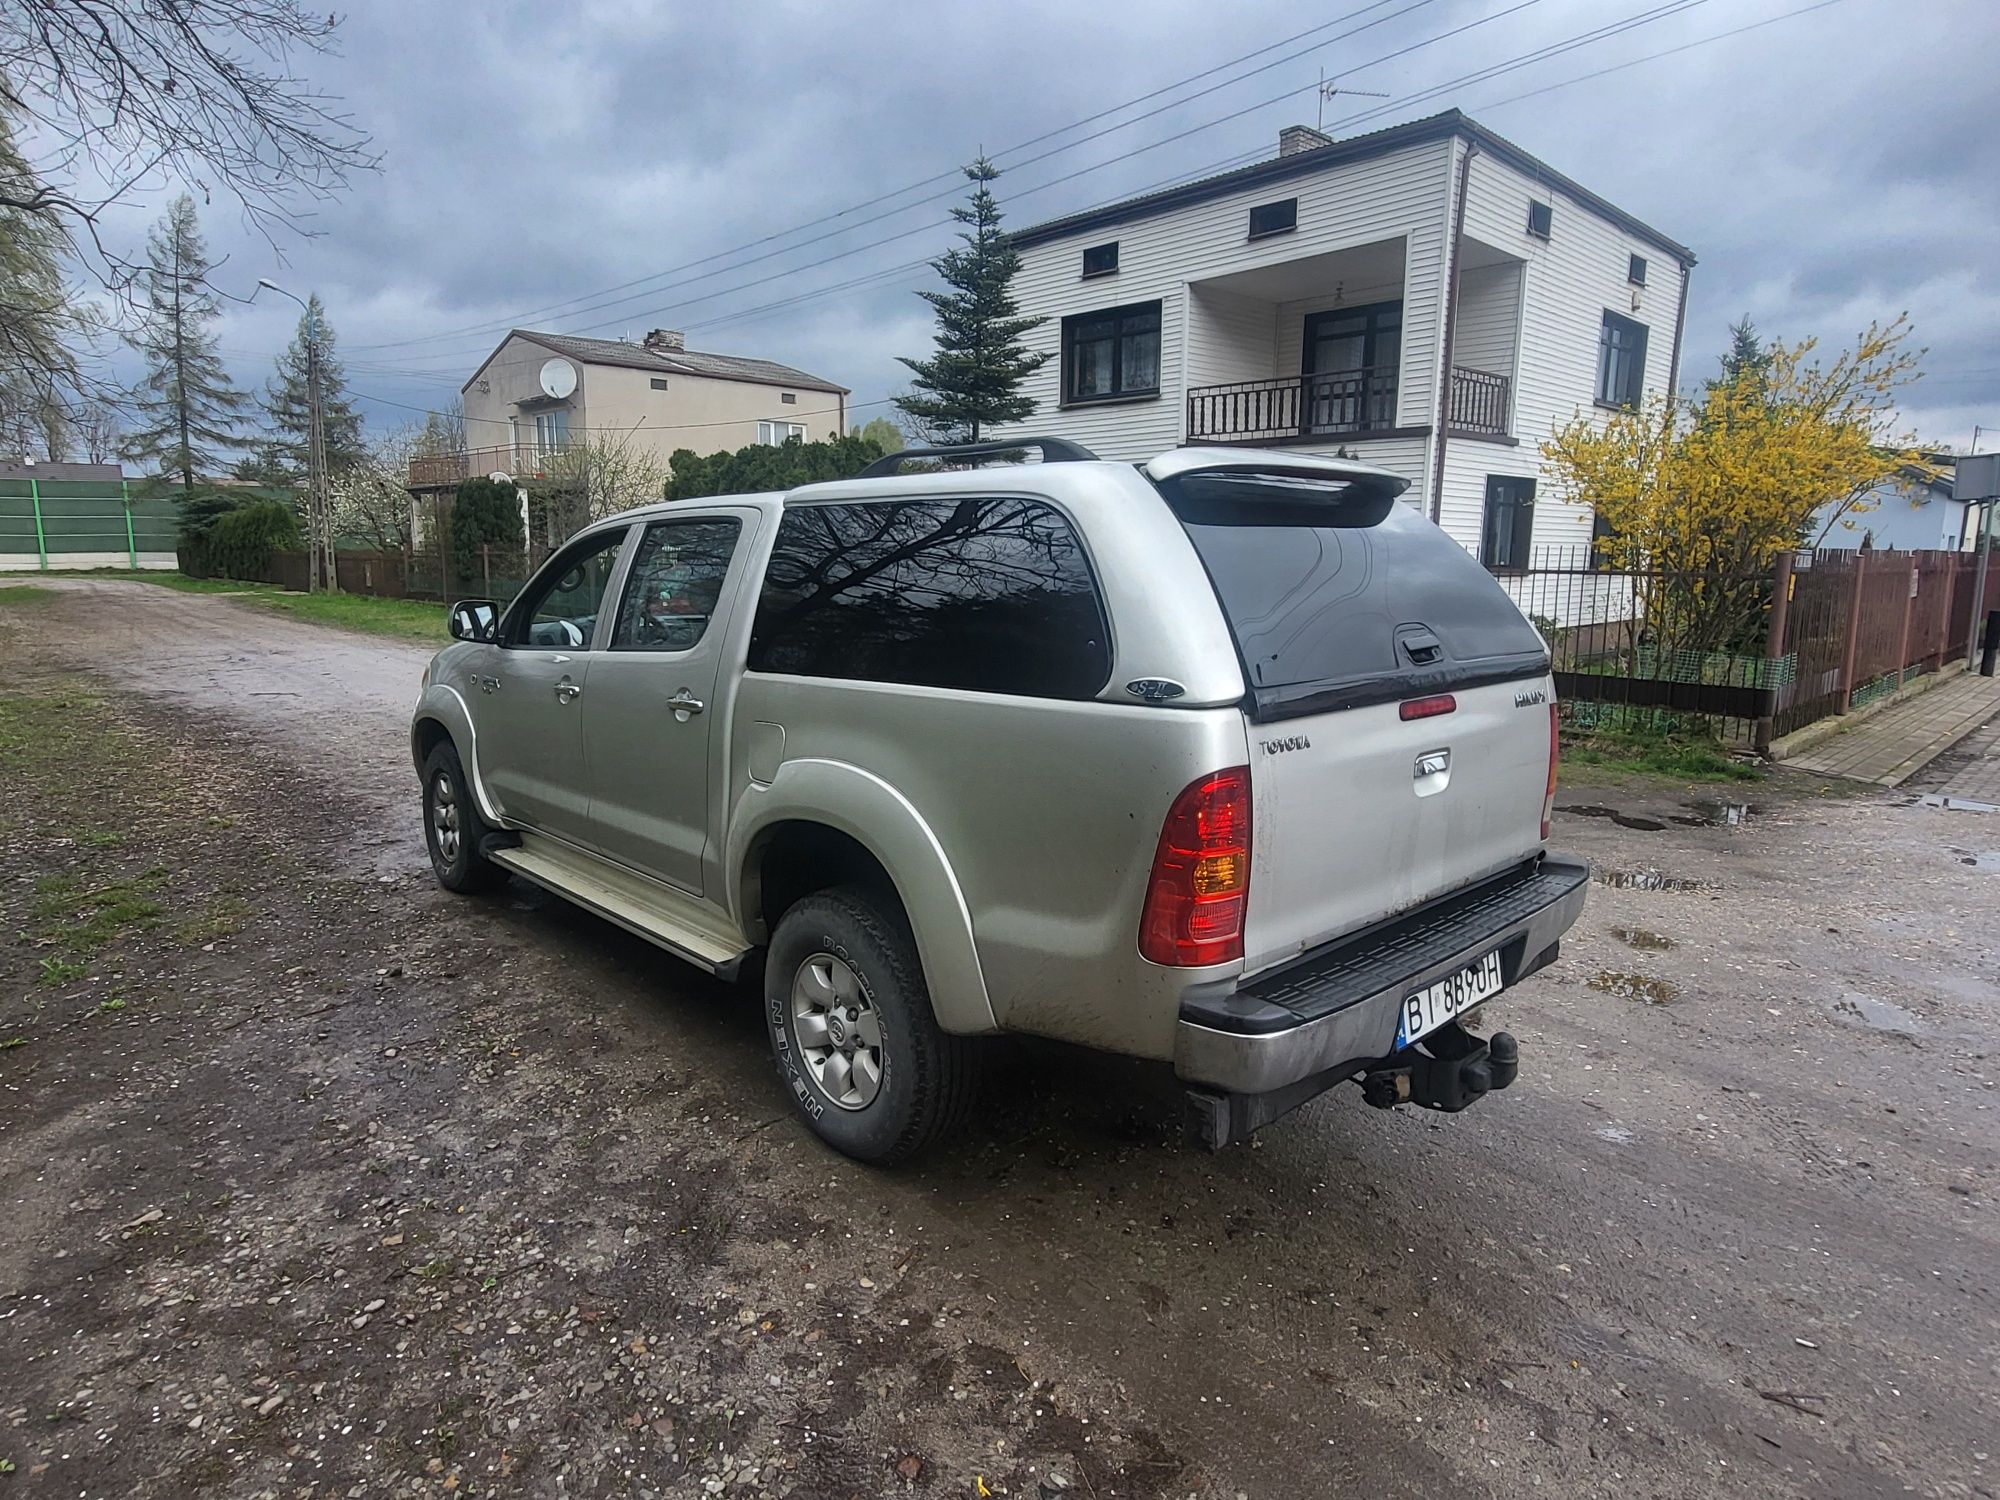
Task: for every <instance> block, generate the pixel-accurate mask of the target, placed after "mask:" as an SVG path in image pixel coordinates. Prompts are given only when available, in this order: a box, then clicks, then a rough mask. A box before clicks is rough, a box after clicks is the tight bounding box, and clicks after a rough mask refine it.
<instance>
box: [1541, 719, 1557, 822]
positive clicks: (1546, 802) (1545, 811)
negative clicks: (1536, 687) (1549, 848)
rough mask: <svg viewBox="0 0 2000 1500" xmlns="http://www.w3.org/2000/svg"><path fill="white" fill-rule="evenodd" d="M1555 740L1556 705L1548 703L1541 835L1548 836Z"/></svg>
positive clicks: (1553, 797)
mask: <svg viewBox="0 0 2000 1500" xmlns="http://www.w3.org/2000/svg"><path fill="white" fill-rule="evenodd" d="M1561 753H1562V752H1561V748H1560V746H1559V745H1558V743H1557V741H1556V706H1555V704H1553V703H1551V704H1550V705H1549V785H1548V790H1547V791H1545V792H1544V793H1543V794H1542V837H1543V838H1547V837H1548V836H1549V820H1550V819H1551V818H1553V817H1554V816H1555V815H1556V761H1557V760H1558V759H1559V758H1560V756H1561Z"/></svg>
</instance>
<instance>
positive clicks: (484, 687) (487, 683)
mask: <svg viewBox="0 0 2000 1500" xmlns="http://www.w3.org/2000/svg"><path fill="white" fill-rule="evenodd" d="M472 680H473V681H474V682H476V683H478V684H479V691H480V692H482V693H490V692H492V691H493V690H494V689H495V688H497V687H498V686H500V679H499V678H497V677H475V678H473V679H472Z"/></svg>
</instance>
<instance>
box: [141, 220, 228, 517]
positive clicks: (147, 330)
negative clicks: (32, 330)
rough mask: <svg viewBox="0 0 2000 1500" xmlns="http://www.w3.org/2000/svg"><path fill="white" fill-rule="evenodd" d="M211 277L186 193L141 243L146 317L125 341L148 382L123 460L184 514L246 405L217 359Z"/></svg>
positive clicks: (143, 385)
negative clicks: (167, 490) (173, 490)
mask: <svg viewBox="0 0 2000 1500" xmlns="http://www.w3.org/2000/svg"><path fill="white" fill-rule="evenodd" d="M212 269H213V263H212V262H211V261H210V260H209V258H208V251H207V249H206V247H205V246H204V245H203V244H202V240H201V229H200V227H199V226H198V225H197V224H196V223H195V216H194V200H193V199H192V198H190V197H188V196H187V194H185V193H183V194H182V195H181V196H180V197H178V198H176V199H175V200H174V201H173V203H172V204H171V205H170V206H169V207H168V209H167V211H166V213H165V215H163V216H162V217H161V219H160V222H159V224H158V225H157V226H155V228H154V230H153V233H152V236H151V238H149V239H148V240H147V242H146V269H145V271H144V272H143V273H142V275H141V277H140V285H141V287H142V288H143V289H144V292H145V299H146V309H145V312H144V314H143V316H142V317H141V319H140V323H139V329H138V331H137V332H136V333H135V334H133V335H132V336H131V337H130V338H129V340H128V342H129V343H130V344H131V345H132V347H133V348H134V349H136V350H138V351H139V353H140V354H142V355H143V356H145V360H146V375H145V378H144V379H143V380H141V381H140V382H139V387H138V389H137V390H136V391H134V392H133V393H132V410H133V416H134V425H133V428H132V430H131V432H130V433H129V434H127V437H126V443H125V456H126V457H127V458H130V459H132V460H133V461H135V462H136V463H139V464H140V465H142V466H144V467H146V468H149V469H151V470H153V471H154V472H155V473H156V474H158V475H159V476H160V477H161V478H162V479H163V480H165V481H167V482H169V483H170V484H172V485H173V486H175V487H177V488H178V489H179V490H180V492H181V506H182V509H183V511H184V512H185V511H186V510H187V508H188V506H189V505H190V503H191V502H192V501H193V500H194V499H195V496H196V493H197V491H198V490H199V489H200V488H201V485H200V482H199V481H200V478H201V476H202V475H203V474H204V473H207V474H213V473H214V472H215V471H216V469H217V467H218V459H217V456H216V454H217V450H218V449H222V448H234V447H238V446H240V443H241V439H240V438H239V436H238V432H237V425H236V424H237V419H238V418H240V417H241V416H242V414H243V412H244V409H245V408H246V407H247V406H248V405H249V397H247V396H245V395H244V394H243V393H242V392H241V391H239V390H237V389H236V387H235V386H233V385H232V384H230V381H229V373H228V371H226V370H225V369H224V368H223V366H222V357H221V355H220V354H218V353H217V352H216V347H215V331H214V326H213V325H214V323H215V320H216V318H217V316H218V315H219V313H220V307H219V305H218V301H217V298H216V294H215V290H214V288H212V287H210V286H209V285H208V280H207V278H208V273H209V271H210V270H212Z"/></svg>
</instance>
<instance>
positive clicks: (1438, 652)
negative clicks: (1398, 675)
mask: <svg viewBox="0 0 2000 1500" xmlns="http://www.w3.org/2000/svg"><path fill="white" fill-rule="evenodd" d="M1396 644H1397V645H1399V646H1401V647H1402V648H1403V654H1404V655H1405V656H1407V657H1409V659H1410V664H1411V665H1412V666H1418V667H1433V666H1436V665H1437V664H1438V663H1439V662H1440V661H1442V660H1443V659H1444V642H1442V641H1440V640H1439V639H1438V638H1437V637H1436V636H1435V635H1433V634H1432V633H1431V631H1430V630H1429V629H1428V628H1426V627H1425V626H1422V625H1406V626H1404V627H1403V628H1402V629H1401V630H1399V631H1397V632H1396Z"/></svg>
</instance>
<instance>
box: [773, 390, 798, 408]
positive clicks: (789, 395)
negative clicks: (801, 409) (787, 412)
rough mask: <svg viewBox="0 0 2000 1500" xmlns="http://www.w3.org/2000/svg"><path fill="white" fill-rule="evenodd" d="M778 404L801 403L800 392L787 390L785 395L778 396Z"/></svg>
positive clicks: (795, 404)
mask: <svg viewBox="0 0 2000 1500" xmlns="http://www.w3.org/2000/svg"><path fill="white" fill-rule="evenodd" d="M778 404H779V405H780V406H797V405H798V404H799V393H798V392H797V391H786V392H785V394H784V395H782V396H780V397H779V398H778Z"/></svg>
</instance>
